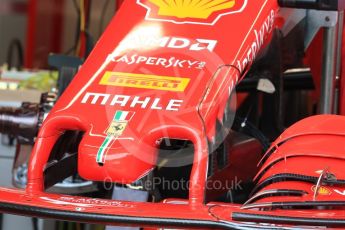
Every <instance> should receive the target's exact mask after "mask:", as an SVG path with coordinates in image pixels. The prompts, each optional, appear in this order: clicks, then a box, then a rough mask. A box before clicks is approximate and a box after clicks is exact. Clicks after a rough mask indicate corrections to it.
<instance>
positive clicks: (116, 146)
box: [78, 135, 157, 184]
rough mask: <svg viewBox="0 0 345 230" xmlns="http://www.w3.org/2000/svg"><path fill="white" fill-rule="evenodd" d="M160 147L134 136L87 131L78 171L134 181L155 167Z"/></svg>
mask: <svg viewBox="0 0 345 230" xmlns="http://www.w3.org/2000/svg"><path fill="white" fill-rule="evenodd" d="M156 151H157V150H156V149H155V148H152V147H149V146H147V145H146V144H144V143H141V142H139V141H137V140H136V141H134V139H131V138H122V139H121V138H115V137H109V136H105V137H102V136H97V137H91V136H89V135H87V136H84V138H83V141H82V142H81V144H80V146H79V157H78V172H79V174H80V176H81V177H83V178H84V179H87V180H93V181H107V182H109V181H110V182H116V183H121V184H130V183H133V182H134V181H136V180H138V179H140V178H141V177H143V176H145V175H146V174H147V173H148V172H149V171H150V170H151V169H152V168H153V167H154V164H155V161H156V156H157V152H156Z"/></svg>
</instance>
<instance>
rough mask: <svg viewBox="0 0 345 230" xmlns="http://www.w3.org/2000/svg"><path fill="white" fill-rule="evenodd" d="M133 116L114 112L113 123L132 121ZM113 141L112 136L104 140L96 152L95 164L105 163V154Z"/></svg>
mask: <svg viewBox="0 0 345 230" xmlns="http://www.w3.org/2000/svg"><path fill="white" fill-rule="evenodd" d="M133 115H134V112H128V111H116V113H115V115H114V119H113V121H129V120H130V119H132V117H133ZM113 139H115V137H113V136H107V137H106V138H105V139H104V141H103V143H102V145H101V147H100V148H99V150H98V152H97V156H96V161H97V163H104V162H105V154H106V152H107V149H108V148H109V146H110V145H111V142H112V141H113Z"/></svg>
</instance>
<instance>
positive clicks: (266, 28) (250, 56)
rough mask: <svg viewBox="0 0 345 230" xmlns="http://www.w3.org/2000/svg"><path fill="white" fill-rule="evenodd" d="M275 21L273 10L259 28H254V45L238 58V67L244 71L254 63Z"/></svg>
mask: <svg viewBox="0 0 345 230" xmlns="http://www.w3.org/2000/svg"><path fill="white" fill-rule="evenodd" d="M274 21H275V12H274V10H272V11H271V12H270V14H269V15H268V16H267V18H266V20H265V22H264V24H262V25H261V27H260V29H259V30H256V29H254V34H255V40H254V41H253V42H252V45H251V46H250V47H249V48H248V49H247V51H246V52H245V53H246V55H245V56H244V57H243V58H242V59H241V60H237V64H236V66H237V68H238V69H239V70H240V72H242V71H243V70H245V69H246V67H247V66H248V65H250V64H251V63H253V61H254V60H255V58H256V56H257V54H258V52H259V50H260V49H261V47H262V46H263V44H264V41H265V40H266V39H267V36H268V34H270V33H271V31H272V29H273V26H274Z"/></svg>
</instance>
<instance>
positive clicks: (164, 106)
mask: <svg viewBox="0 0 345 230" xmlns="http://www.w3.org/2000/svg"><path fill="white" fill-rule="evenodd" d="M81 103H82V104H91V105H101V106H106V105H108V106H120V107H130V108H134V109H137V108H141V109H150V110H166V111H179V110H180V107H181V106H182V103H183V100H177V99H170V100H169V101H168V102H166V103H162V102H161V99H160V98H151V97H140V96H128V95H118V94H116V95H113V94H107V93H93V92H87V93H85V95H84V97H83V99H82V101H81Z"/></svg>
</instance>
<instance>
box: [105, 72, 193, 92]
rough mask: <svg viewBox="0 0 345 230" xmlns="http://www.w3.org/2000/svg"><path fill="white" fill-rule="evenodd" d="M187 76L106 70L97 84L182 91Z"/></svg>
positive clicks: (187, 82) (186, 82)
mask: <svg viewBox="0 0 345 230" xmlns="http://www.w3.org/2000/svg"><path fill="white" fill-rule="evenodd" d="M189 81H190V79H189V78H181V77H166V76H156V75H147V74H134V73H121V72H109V71H108V72H106V73H105V74H104V76H103V77H102V79H101V81H100V82H99V84H101V85H111V86H121V87H130V88H139V89H155V90H164V91H174V92H183V91H185V89H186V87H187V86H188V84H189Z"/></svg>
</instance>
